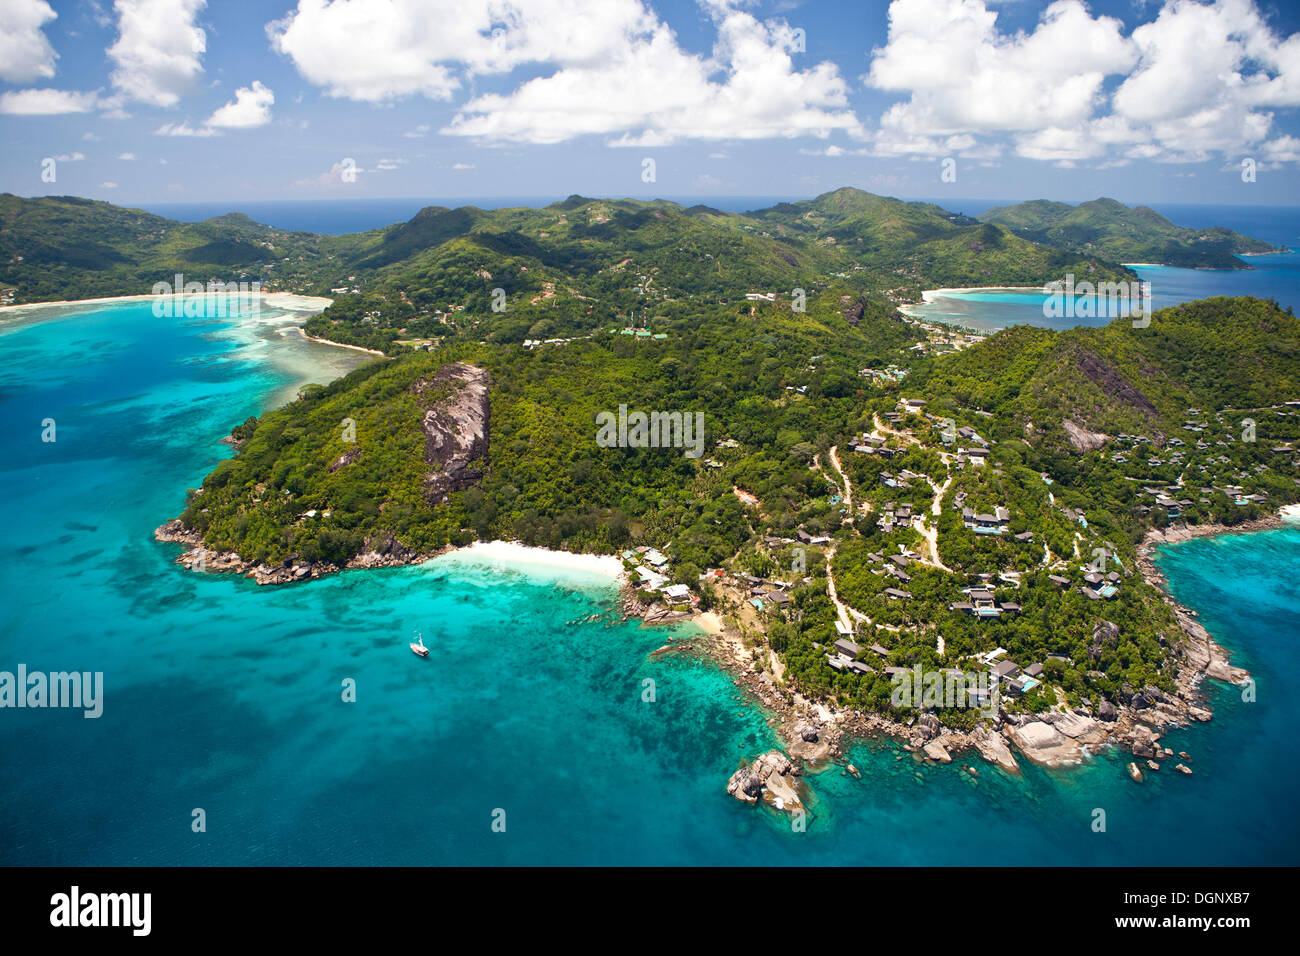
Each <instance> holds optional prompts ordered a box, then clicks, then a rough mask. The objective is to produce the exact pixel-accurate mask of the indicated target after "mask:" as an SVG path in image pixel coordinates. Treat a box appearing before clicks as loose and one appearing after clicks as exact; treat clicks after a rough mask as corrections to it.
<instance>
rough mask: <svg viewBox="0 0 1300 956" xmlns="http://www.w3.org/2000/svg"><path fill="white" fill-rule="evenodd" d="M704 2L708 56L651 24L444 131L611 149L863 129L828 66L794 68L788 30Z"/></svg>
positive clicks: (719, 2) (472, 107) (491, 98)
mask: <svg viewBox="0 0 1300 956" xmlns="http://www.w3.org/2000/svg"><path fill="white" fill-rule="evenodd" d="M709 6H710V13H711V14H712V15H713V20H714V25H715V27H716V29H717V34H718V35H717V40H716V42H715V44H714V47H713V51H712V52H713V55H712V56H711V57H710V58H708V59H705V58H702V57H699V56H696V55H694V54H691V53H688V52H686V51H685V50H683V49H682V48H681V47H680V46H678V44H677V39H676V37H675V36H674V34H673V32H672V31H671V30H670V29H669V27H668V26H667V24H664V23H661V22H658V21H653V22H651V23H647V24H646V25H645V26H643V27H642V28H641V29H640V30H639V31H638V32H637V33H635V34H629V35H624V36H621V37H618V38H616V42H614V43H612V44H611V45H610V47H609V48H608V49H607V50H606V52H605V55H604V56H602V57H601V58H600V59H599V60H597V61H594V62H589V63H573V64H571V65H566V66H564V67H563V68H562V69H560V70H559V71H557V72H556V73H554V74H552V75H551V76H546V77H538V78H536V79H533V80H529V81H528V82H526V83H524V84H523V85H522V86H520V87H519V88H518V89H516V90H515V91H514V92H513V93H511V94H509V95H505V96H502V95H495V94H489V95H485V96H480V97H477V98H475V99H473V100H471V101H469V102H468V103H466V104H465V105H464V106H462V107H461V110H460V112H459V113H458V114H457V115H456V117H455V118H454V119H453V120H452V122H451V124H450V125H449V126H448V127H446V128H445V129H444V130H443V132H444V133H450V134H454V135H460V136H479V137H484V138H486V139H489V140H498V141H499V140H507V141H516V142H528V143H557V142H562V141H564V140H568V139H572V138H574V137H576V136H580V135H583V134H593V133H594V134H606V135H612V134H621V135H619V136H618V137H617V138H616V139H614V140H612V141H611V142H610V145H613V146H660V145H665V144H669V143H673V142H676V141H678V140H681V139H704V140H710V139H713V140H716V139H762V138H770V137H795V136H800V135H805V136H807V135H811V136H817V137H825V136H827V135H828V134H829V133H830V132H831V131H832V130H836V129H839V130H847V131H849V132H850V133H855V134H857V133H859V132H860V131H861V124H860V123H859V122H858V119H857V117H856V116H855V115H854V113H853V111H852V110H850V109H849V108H848V106H847V102H848V97H847V92H848V90H847V86H846V84H845V82H844V80H843V79H842V78H841V77H840V75H839V71H838V69H837V68H836V67H835V65H834V64H832V63H830V62H823V63H819V64H817V65H816V66H814V67H812V68H811V69H808V70H804V71H799V70H796V69H795V68H794V64H793V61H792V59H791V56H790V54H791V52H793V51H794V49H795V45H796V43H795V34H794V31H793V30H792V29H791V28H790V27H789V26H788V25H787V24H785V23H782V22H767V23H763V22H760V21H758V20H757V19H755V18H754V17H753V16H751V15H750V14H748V13H744V12H741V11H738V10H735V9H733V8H732V7H731V6H730V5H729V3H727V2H725V0H710V3H709Z"/></svg>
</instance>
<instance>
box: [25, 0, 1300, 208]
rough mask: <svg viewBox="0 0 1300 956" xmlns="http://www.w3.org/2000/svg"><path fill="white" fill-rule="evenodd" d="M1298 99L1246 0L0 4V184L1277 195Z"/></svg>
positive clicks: (1295, 156)
mask: <svg viewBox="0 0 1300 956" xmlns="http://www.w3.org/2000/svg"><path fill="white" fill-rule="evenodd" d="M1298 109H1300V14H1297V12H1295V11H1294V10H1292V9H1289V8H1287V7H1284V6H1282V5H1280V4H1275V3H1260V2H1258V0H1218V2H1215V3H1207V2H1195V0H1172V2H1167V3H1158V2H1152V0H1148V2H1137V0H1120V2H1095V3H1084V2H1082V0H1057V2H1055V3H1051V4H1047V3H1040V2H1033V0H1017V2H994V0H895V2H894V3H892V4H889V3H885V2H870V0H869V2H861V0H859V2H839V0H809V2H798V0H777V2H770V0H756V2H743V0H699V2H696V0H671V2H668V0H661V2H655V0H385V2H367V0H346V2H345V0H333V2H328V0H300V2H298V3H293V2H291V0H240V2H233V0H209V2H204V0H117V2H111V0H97V2H95V0H68V2H57V0H49V2H47V0H0V135H2V136H3V142H4V144H5V146H4V150H3V153H2V154H0V190H3V191H8V192H14V193H17V194H19V195H24V196H31V195H49V194H74V195H82V196H91V197H94V198H99V199H107V200H110V201H112V202H116V203H120V204H127V205H129V204H133V203H159V202H191V203H192V202H209V201H220V202H231V203H238V202H241V201H242V202H254V201H262V200H283V199H329V198H352V199H361V198H381V197H421V196H429V197H440V198H446V197H457V196H472V197H487V196H563V195H568V194H570V193H582V194H584V195H595V196H607V195H615V196H636V197H651V196H656V195H667V196H675V197H678V196H701V197H707V196H710V195H719V196H737V195H756V196H791V197H798V196H810V195H816V194H817V193H820V192H824V191H826V190H829V189H833V188H836V187H838V186H843V185H852V186H859V187H861V188H864V189H869V190H871V191H873V192H879V193H885V194H888V195H897V196H903V197H943V196H953V197H954V198H964V197H978V198H988V199H1028V198H1038V197H1047V198H1054V199H1064V200H1067V201H1077V200H1083V199H1090V198H1094V197H1096V196H1098V195H1108V196H1114V197H1116V198H1119V199H1121V200H1124V201H1128V202H1164V203H1170V202H1205V203H1261V204H1272V203H1280V204H1288V205H1290V204H1300V178H1298V177H1297V175H1296V173H1297V161H1300V115H1298ZM49 160H54V163H53V165H52V166H51V164H50V163H49V162H48V161H49ZM349 160H350V161H351V163H350V164H349V162H348V161H349ZM646 160H653V162H654V180H653V182H646V181H645V178H644V170H645V168H646V167H645V162H646ZM945 160H951V164H950V165H949V168H950V169H951V170H953V171H954V172H955V180H952V179H951V177H950V180H945V179H944V178H943V176H942V173H943V170H944V161H945ZM1243 160H1250V161H1252V162H1253V163H1254V167H1255V171H1256V172H1255V177H1254V181H1253V182H1248V181H1243V177H1242V165H1241V164H1242V161H1243ZM51 168H52V169H53V174H54V176H55V179H54V181H53V182H48V181H46V180H44V179H43V178H42V174H43V171H45V175H46V176H48V175H49V172H48V170H50V169H51ZM350 169H355V174H351V173H349V172H348V171H349V170H350Z"/></svg>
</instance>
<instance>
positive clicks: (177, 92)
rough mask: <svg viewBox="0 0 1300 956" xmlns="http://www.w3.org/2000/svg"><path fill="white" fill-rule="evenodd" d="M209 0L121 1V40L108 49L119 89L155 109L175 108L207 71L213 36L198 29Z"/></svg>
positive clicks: (118, 8) (118, 39)
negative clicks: (206, 53)
mask: <svg viewBox="0 0 1300 956" xmlns="http://www.w3.org/2000/svg"><path fill="white" fill-rule="evenodd" d="M206 2H207V0H116V2H115V4H114V6H115V8H116V10H117V26H118V37H117V41H116V42H115V43H114V44H113V45H112V46H111V47H109V48H108V56H109V59H111V60H112V61H113V63H114V64H115V66H116V68H115V69H114V70H113V72H112V73H111V74H110V79H111V80H112V82H113V86H114V87H115V88H116V89H117V90H119V91H120V92H121V93H122V94H123V95H124V96H126V97H127V98H130V99H133V100H139V101H140V102H142V103H148V104H150V105H152V106H175V105H176V104H177V103H178V102H180V98H181V96H183V95H184V94H185V93H187V92H189V91H190V89H192V88H193V86H194V82H195V80H196V79H197V77H198V75H199V74H200V73H202V72H203V64H202V55H203V53H204V51H205V50H206V49H207V37H206V34H205V33H204V32H203V30H202V29H201V28H200V27H198V26H197V25H196V22H195V21H196V20H197V19H198V15H199V11H200V10H202V9H203V7H204V5H205V4H206Z"/></svg>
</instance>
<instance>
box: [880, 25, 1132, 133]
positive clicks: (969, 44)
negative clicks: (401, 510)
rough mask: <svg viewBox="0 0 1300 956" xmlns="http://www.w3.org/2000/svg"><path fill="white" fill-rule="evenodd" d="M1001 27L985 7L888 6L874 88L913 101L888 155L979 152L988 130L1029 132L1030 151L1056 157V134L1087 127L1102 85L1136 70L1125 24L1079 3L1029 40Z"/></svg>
mask: <svg viewBox="0 0 1300 956" xmlns="http://www.w3.org/2000/svg"><path fill="white" fill-rule="evenodd" d="M997 19H998V15H997V13H996V12H994V11H991V10H989V9H988V8H987V7H986V6H985V4H984V3H983V2H982V0H894V2H893V3H891V4H890V6H889V21H890V22H889V37H888V42H887V43H886V44H885V46H884V47H881V48H878V49H876V50H874V51H873V53H872V61H871V68H870V72H869V73H868V76H867V82H868V83H870V85H872V86H874V87H876V88H878V89H882V90H891V91H895V92H905V93H908V94H910V96H909V98H908V99H907V100H906V101H904V102H902V103H897V104H895V105H894V106H892V107H890V108H889V109H888V110H887V111H886V112H885V114H884V116H883V117H882V118H881V121H880V132H879V134H878V145H879V148H880V151H881V152H882V153H886V154H903V153H928V154H936V155H937V154H940V153H945V152H953V151H960V150H961V149H962V148H970V147H971V146H973V145H974V139H973V138H972V137H970V134H972V133H990V132H996V133H1012V134H1025V138H1026V139H1027V140H1028V144H1027V146H1026V147H1025V148H1026V149H1027V150H1028V151H1029V152H1035V151H1038V152H1043V151H1049V152H1055V151H1058V150H1059V148H1060V144H1059V143H1058V142H1057V139H1058V138H1057V136H1056V134H1055V133H1053V132H1051V130H1055V129H1063V130H1068V129H1071V128H1075V127H1079V126H1081V125H1084V124H1086V123H1087V122H1088V121H1089V120H1091V119H1092V117H1093V116H1094V114H1095V112H1096V110H1097V108H1098V107H1099V106H1100V105H1102V102H1103V96H1102V87H1103V83H1104V82H1105V78H1106V77H1107V76H1109V75H1113V74H1118V73H1125V72H1127V71H1128V70H1129V69H1131V68H1132V67H1133V65H1134V64H1135V63H1136V62H1137V58H1138V53H1137V49H1136V47H1135V46H1134V44H1133V42H1132V41H1131V40H1129V39H1128V38H1126V37H1124V36H1123V35H1122V32H1121V31H1122V27H1123V24H1122V23H1121V22H1120V21H1119V20H1117V19H1115V18H1113V17H1097V18H1094V17H1093V16H1092V15H1091V14H1090V13H1089V12H1088V9H1087V7H1085V6H1084V4H1083V3H1082V2H1080V0H1057V2H1055V3H1053V4H1051V5H1050V6H1048V7H1047V8H1046V10H1044V11H1043V14H1042V17H1041V19H1040V21H1039V23H1038V24H1037V26H1036V27H1035V29H1034V30H1033V31H1032V32H1019V33H1016V34H1006V33H1003V32H1001V31H1000V30H999V29H998V27H997ZM1045 118H1050V128H1049V129H1044V128H1043V125H1044V119H1045ZM962 134H966V135H967V138H966V139H959V140H956V141H954V140H952V139H951V137H954V136H960V135H962Z"/></svg>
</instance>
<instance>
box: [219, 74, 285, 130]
mask: <svg viewBox="0 0 1300 956" xmlns="http://www.w3.org/2000/svg"><path fill="white" fill-rule="evenodd" d="M274 103H275V94H274V93H272V92H271V91H270V90H269V89H267V88H266V87H265V86H263V85H262V83H261V82H260V81H258V80H254V81H253V85H252V86H244V87H240V88H239V89H237V90H235V98H234V100H232V101H231V102H229V103H227V104H226V105H225V106H222V107H220V108H219V109H218V110H217V111H216V112H215V113H213V114H212V116H210V117H209V118H208V123H207V125H208V126H216V127H220V128H223V129H252V128H254V127H257V126H265V125H266V124H267V123H269V122H271V106H272V104H274Z"/></svg>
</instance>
